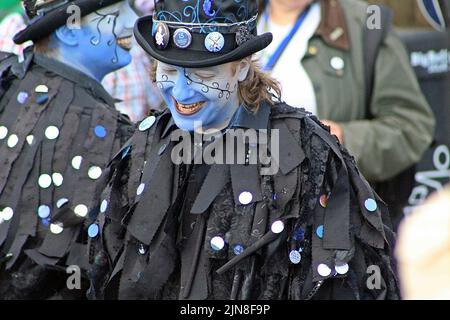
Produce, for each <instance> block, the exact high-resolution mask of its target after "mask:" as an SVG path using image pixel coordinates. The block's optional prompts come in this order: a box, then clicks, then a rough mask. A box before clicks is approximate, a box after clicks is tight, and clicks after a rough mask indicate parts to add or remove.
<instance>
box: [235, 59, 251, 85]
mask: <svg viewBox="0 0 450 320" xmlns="http://www.w3.org/2000/svg"><path fill="white" fill-rule="evenodd" d="M249 70H250V61H249V60H248V59H243V60H241V61H240V62H239V64H238V66H237V68H236V73H237V78H238V81H239V82H242V81H245V79H247V76H248V72H249Z"/></svg>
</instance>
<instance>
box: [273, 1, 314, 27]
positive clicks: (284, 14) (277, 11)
mask: <svg viewBox="0 0 450 320" xmlns="http://www.w3.org/2000/svg"><path fill="white" fill-rule="evenodd" d="M289 2H290V1H271V2H270V7H269V15H270V20H271V21H272V22H273V23H275V24H279V25H291V24H294V23H295V21H297V18H298V16H299V15H300V14H301V13H302V12H303V11H304V10H305V9H306V8H307V6H308V5H309V4H310V3H311V2H312V0H306V1H300V3H298V4H295V5H293V4H292V3H289Z"/></svg>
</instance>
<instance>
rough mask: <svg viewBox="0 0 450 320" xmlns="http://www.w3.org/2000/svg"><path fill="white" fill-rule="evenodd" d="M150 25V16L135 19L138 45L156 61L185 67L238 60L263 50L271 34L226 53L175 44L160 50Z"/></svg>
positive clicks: (269, 41)
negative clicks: (181, 47)
mask: <svg viewBox="0 0 450 320" xmlns="http://www.w3.org/2000/svg"><path fill="white" fill-rule="evenodd" d="M152 26H153V18H152V16H145V17H142V18H139V19H138V20H137V22H136V24H135V26H134V35H135V37H136V41H137V42H138V43H139V45H140V46H141V47H142V48H143V49H144V50H145V51H146V52H147V53H148V54H149V55H150V56H152V57H153V58H155V59H156V60H158V61H162V62H164V63H167V64H171V65H175V66H180V67H186V68H206V67H211V66H216V65H220V64H224V63H227V62H232V61H236V60H240V59H243V58H245V57H248V56H250V55H252V54H254V53H256V52H258V51H261V50H263V49H264V48H266V47H267V46H268V45H269V44H270V43H271V42H272V34H271V33H264V34H262V35H260V36H255V37H253V38H251V39H250V40H248V41H246V42H245V43H243V44H242V45H240V46H238V47H237V48H236V49H234V50H232V51H230V52H227V53H221V52H217V53H213V52H209V51H207V50H206V48H205V50H203V51H194V50H189V48H187V49H180V48H177V47H175V46H170V47H168V48H166V49H163V50H161V49H158V48H157V47H156V45H155V41H154V38H153V34H152Z"/></svg>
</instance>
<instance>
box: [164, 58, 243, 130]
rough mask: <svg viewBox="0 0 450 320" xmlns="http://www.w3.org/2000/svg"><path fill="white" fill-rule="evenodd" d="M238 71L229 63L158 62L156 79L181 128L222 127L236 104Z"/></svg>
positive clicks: (225, 125) (219, 128)
mask: <svg viewBox="0 0 450 320" xmlns="http://www.w3.org/2000/svg"><path fill="white" fill-rule="evenodd" d="M239 72H240V71H239V70H237V71H234V70H233V68H232V65H231V63H228V64H224V65H219V66H214V67H209V68H195V69H189V68H183V67H178V66H173V65H168V64H165V63H162V62H158V68H157V71H156V78H157V84H158V86H159V88H160V89H161V92H162V95H163V97H164V100H165V101H166V103H167V106H168V107H169V109H170V112H171V113H172V117H173V118H174V121H175V123H176V125H177V126H178V127H179V128H180V129H183V130H186V131H194V130H197V129H200V128H202V129H203V130H210V129H217V130H221V129H223V128H226V127H227V126H228V124H229V123H230V120H231V119H232V117H233V115H234V113H235V112H236V110H237V108H238V107H239V98H238V79H239Z"/></svg>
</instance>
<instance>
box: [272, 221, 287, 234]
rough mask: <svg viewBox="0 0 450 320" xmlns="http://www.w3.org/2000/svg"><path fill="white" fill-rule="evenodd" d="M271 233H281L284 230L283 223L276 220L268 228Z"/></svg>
mask: <svg viewBox="0 0 450 320" xmlns="http://www.w3.org/2000/svg"><path fill="white" fill-rule="evenodd" d="M270 229H271V230H272V232H273V233H277V234H278V233H281V232H283V230H284V223H283V221H281V220H277V221H275V222H274V223H272V226H271V227H270Z"/></svg>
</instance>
